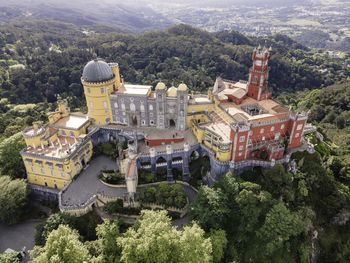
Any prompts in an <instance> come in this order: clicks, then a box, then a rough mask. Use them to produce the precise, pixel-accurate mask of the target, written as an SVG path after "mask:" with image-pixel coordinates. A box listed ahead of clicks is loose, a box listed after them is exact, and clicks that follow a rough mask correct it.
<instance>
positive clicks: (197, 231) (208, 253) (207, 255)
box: [178, 224, 213, 263]
mask: <svg viewBox="0 0 350 263" xmlns="http://www.w3.org/2000/svg"><path fill="white" fill-rule="evenodd" d="M210 241H211V240H210V239H206V238H205V237H204V230H203V229H201V228H200V227H199V226H198V225H197V224H193V225H192V226H185V228H184V230H183V232H182V233H180V244H179V245H180V249H179V250H180V256H179V259H178V262H179V263H197V262H203V263H209V262H213V257H212V244H211V242H210Z"/></svg>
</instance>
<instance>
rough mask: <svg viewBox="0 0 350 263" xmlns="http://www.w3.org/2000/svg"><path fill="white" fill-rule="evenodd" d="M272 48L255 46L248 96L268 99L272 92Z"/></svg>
mask: <svg viewBox="0 0 350 263" xmlns="http://www.w3.org/2000/svg"><path fill="white" fill-rule="evenodd" d="M271 51H272V49H271V48H270V49H267V48H265V47H264V48H261V47H260V46H259V47H258V48H255V49H254V51H253V54H252V60H253V66H252V67H251V69H250V72H249V80H248V96H249V97H252V98H254V99H256V100H263V99H268V98H270V97H271V92H270V91H269V90H268V78H269V67H268V62H269V59H270V57H271Z"/></svg>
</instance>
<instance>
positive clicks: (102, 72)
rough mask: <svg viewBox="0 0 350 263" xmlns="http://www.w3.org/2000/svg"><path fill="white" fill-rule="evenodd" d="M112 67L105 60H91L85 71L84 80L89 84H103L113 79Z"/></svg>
mask: <svg viewBox="0 0 350 263" xmlns="http://www.w3.org/2000/svg"><path fill="white" fill-rule="evenodd" d="M113 77H114V76H113V71H112V69H111V67H110V66H109V65H108V64H107V63H106V62H104V61H103V60H97V59H94V60H91V61H90V62H89V63H87V64H86V66H85V67H84V70H83V77H82V78H83V80H84V81H87V82H103V81H107V80H111V79H113Z"/></svg>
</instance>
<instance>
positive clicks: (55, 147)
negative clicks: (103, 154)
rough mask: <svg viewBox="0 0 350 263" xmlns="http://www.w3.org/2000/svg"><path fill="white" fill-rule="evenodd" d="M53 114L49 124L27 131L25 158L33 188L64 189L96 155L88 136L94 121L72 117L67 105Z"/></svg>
mask: <svg viewBox="0 0 350 263" xmlns="http://www.w3.org/2000/svg"><path fill="white" fill-rule="evenodd" d="M58 104H59V106H58V109H57V110H56V111H55V112H53V113H51V114H49V116H48V118H49V123H47V124H45V125H40V124H39V123H37V124H34V125H33V127H29V128H27V129H25V130H24V131H23V137H24V138H25V142H26V145H27V148H26V149H24V150H23V151H21V155H22V158H23V161H24V164H25V168H26V171H27V176H28V177H27V178H28V182H29V183H30V184H35V185H40V186H46V187H49V188H56V189H62V188H63V187H64V186H65V185H67V184H69V182H70V181H71V180H72V179H73V178H74V177H75V176H76V175H78V174H79V173H80V171H81V170H82V169H83V167H84V165H85V164H86V163H87V162H89V160H90V159H91V156H92V152H93V149H92V148H93V146H92V142H91V140H90V138H88V137H87V136H86V133H87V127H88V126H89V125H90V121H89V120H88V119H87V118H86V117H85V116H82V115H77V114H70V112H69V108H68V107H67V106H66V103H65V102H63V101H59V103H58Z"/></svg>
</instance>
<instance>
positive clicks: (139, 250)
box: [117, 210, 179, 263]
mask: <svg viewBox="0 0 350 263" xmlns="http://www.w3.org/2000/svg"><path fill="white" fill-rule="evenodd" d="M117 241H118V245H119V246H120V247H121V248H122V257H121V259H122V261H124V262H126V263H129V262H132V263H137V262H145V263H151V262H159V263H163V262H164V263H165V262H177V259H178V254H179V251H178V248H179V237H178V233H177V232H176V231H175V230H174V229H173V228H172V226H171V221H170V218H169V217H168V216H167V213H166V211H160V212H154V211H147V210H145V211H142V212H141V218H140V220H139V221H138V222H137V224H136V225H135V226H134V227H133V228H130V229H128V231H127V232H126V233H125V235H123V236H122V237H119V238H118V239H117Z"/></svg>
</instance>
